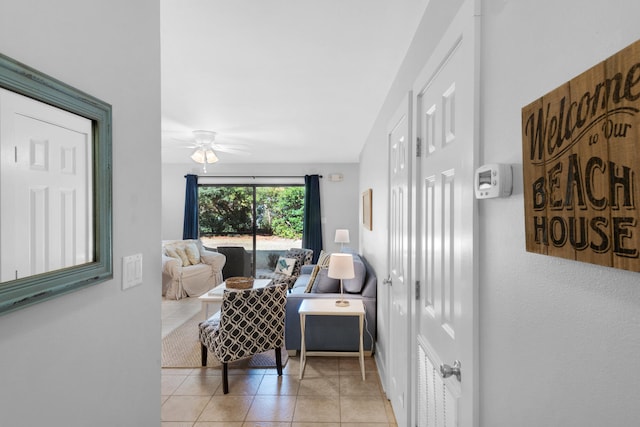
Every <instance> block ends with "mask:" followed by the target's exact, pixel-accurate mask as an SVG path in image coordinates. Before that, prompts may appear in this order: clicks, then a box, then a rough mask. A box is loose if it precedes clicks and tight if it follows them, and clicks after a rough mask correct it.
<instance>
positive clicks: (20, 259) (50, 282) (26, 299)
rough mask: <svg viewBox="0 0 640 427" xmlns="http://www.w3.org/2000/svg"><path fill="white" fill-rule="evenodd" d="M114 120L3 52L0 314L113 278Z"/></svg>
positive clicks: (88, 99) (103, 106)
mask: <svg viewBox="0 0 640 427" xmlns="http://www.w3.org/2000/svg"><path fill="white" fill-rule="evenodd" d="M111 121H112V112H111V105H109V104H107V103H105V102H103V101H101V100H99V99H97V98H95V97H93V96H91V95H88V94H86V93H84V92H82V91H80V90H78V89H75V88H73V87H71V86H69V85H67V84H65V83H63V82H60V81H58V80H56V79H54V78H52V77H50V76H48V75H46V74H44V73H42V72H39V71H37V70H34V69H32V68H30V67H28V66H26V65H24V64H21V63H19V62H17V61H15V60H13V59H11V58H9V57H7V56H4V55H2V54H0V314H4V313H8V312H11V311H14V310H17V309H20V308H23V307H26V306H29V305H32V304H35V303H38V302H42V301H45V300H48V299H51V298H54V297H57V296H60V295H63V294H66V293H69V292H72V291H75V290H78V289H81V288H83V287H86V286H91V285H94V284H97V283H100V282H103V281H105V280H108V279H111V278H113V254H112V239H113V236H112V195H111V194H112V193H111V188H112V163H111V162H112V157H111V142H112V141H111V140H112V128H111Z"/></svg>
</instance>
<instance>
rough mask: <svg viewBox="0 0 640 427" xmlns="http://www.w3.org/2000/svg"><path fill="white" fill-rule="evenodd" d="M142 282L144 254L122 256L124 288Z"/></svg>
mask: <svg viewBox="0 0 640 427" xmlns="http://www.w3.org/2000/svg"><path fill="white" fill-rule="evenodd" d="M141 283H142V254H135V255H130V256H126V257H123V258H122V290H125V289H129V288H132V287H134V286H136V285H139V284H141Z"/></svg>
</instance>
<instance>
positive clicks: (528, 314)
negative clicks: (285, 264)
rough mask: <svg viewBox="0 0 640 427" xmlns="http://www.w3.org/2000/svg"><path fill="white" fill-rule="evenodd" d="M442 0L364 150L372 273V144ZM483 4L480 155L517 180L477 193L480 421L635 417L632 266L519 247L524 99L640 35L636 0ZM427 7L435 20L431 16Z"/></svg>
mask: <svg viewBox="0 0 640 427" xmlns="http://www.w3.org/2000/svg"><path fill="white" fill-rule="evenodd" d="M445 3H447V2H446V0H431V2H430V3H429V5H428V9H427V12H426V15H425V17H424V19H423V22H422V24H421V26H420V28H419V29H418V32H417V35H416V39H415V40H414V43H413V45H412V47H411V48H410V50H409V52H408V56H407V59H406V60H405V63H404V64H403V67H402V68H401V70H400V72H399V74H398V77H397V79H396V82H395V83H394V85H393V87H392V89H391V91H390V92H389V94H388V97H387V101H386V103H385V105H384V106H383V107H382V109H381V113H380V116H379V117H378V120H377V121H376V123H375V125H374V127H373V129H372V131H371V134H370V137H369V138H368V140H367V144H366V146H365V149H364V151H363V154H362V156H361V162H362V163H361V166H360V189H363V188H367V187H373V193H374V230H373V231H371V232H367V231H363V232H362V235H361V245H362V252H363V253H364V254H365V256H367V258H368V259H370V260H372V262H373V263H374V267H375V268H376V270H377V273H378V276H379V277H382V276H385V275H386V273H387V272H386V214H385V213H384V212H386V205H385V203H386V198H384V197H386V196H385V195H386V191H387V188H386V175H384V176H382V175H383V174H381V170H383V168H385V170H386V159H382V158H381V157H380V156H379V155H378V154H376V153H380V152H381V150H385V149H386V148H385V141H384V134H385V127H386V125H387V123H388V120H389V119H390V117H391V115H392V114H393V111H395V108H397V106H398V104H399V102H400V101H401V99H402V96H404V95H405V94H406V93H407V91H408V90H409V88H410V86H411V83H412V82H413V80H414V79H415V76H416V75H417V70H418V69H419V68H420V67H421V64H424V61H425V60H426V57H428V55H429V53H430V52H431V50H432V47H433V41H434V40H437V37H435V38H434V37H433V35H432V33H430V31H435V32H436V34H437V33H438V32H439V31H441V30H440V29H439V28H438V24H439V22H442V21H444V22H447V20H448V16H449V15H447V11H450V10H455V7H453V6H451V5H449V6H447V7H445V6H443V5H444V4H445ZM482 3H483V8H482V14H483V17H482V18H481V25H482V37H483V40H482V56H481V63H482V72H481V87H480V90H481V105H480V110H481V141H480V142H481V150H480V155H481V159H480V160H481V162H504V163H511V164H513V165H514V172H515V176H514V180H515V192H514V195H513V196H512V197H510V198H509V199H504V200H485V201H482V202H481V203H480V204H479V215H480V218H479V230H480V238H479V240H480V241H479V250H478V254H479V262H480V270H479V275H480V277H479V297H480V307H479V312H480V425H481V426H486V427H511V426H518V427H529V426H531V427H534V426H542V425H544V426H580V427H583V426H602V425H611V426H629V425H636V424H637V423H638V419H639V417H640V407H639V406H638V404H637V402H638V396H640V381H638V376H639V375H640V357H638V354H640V322H639V319H640V275H639V274H638V273H631V272H627V271H623V270H616V269H610V268H604V267H599V266H595V265H590V264H584V263H579V262H572V261H568V260H564V259H559V258H552V257H546V256H541V255H535V254H530V253H527V252H526V251H525V239H524V209H523V203H524V202H523V198H522V151H521V136H520V135H521V134H520V120H521V119H520V111H521V108H522V106H523V105H526V104H528V103H529V102H531V101H533V100H535V99H536V98H538V97H539V96H541V95H543V94H545V93H546V92H548V91H550V90H552V89H554V88H555V87H556V86H558V85H560V84H562V83H564V82H566V81H568V80H570V79H571V78H573V77H574V76H576V75H577V74H579V73H580V72H582V71H584V70H586V69H588V68H590V67H591V66H593V65H595V64H596V63H598V62H600V61H602V60H604V59H605V58H606V57H608V56H610V55H612V54H614V53H615V52H617V51H618V50H620V49H621V48H623V47H625V46H627V45H628V44H630V43H631V42H633V41H635V40H637V39H638V38H640V27H638V25H637V22H636V21H637V16H639V14H640V3H639V2H637V1H636V0H617V1H592V2H584V1H581V0H565V1H562V2H558V1H555V0H540V1H535V2H531V1H526V2H525V1H506V0H483V1H482ZM436 11H439V13H434V12H436ZM430 12H431V13H433V15H432V16H436V17H438V22H431V25H428V24H429V20H430V19H432V18H431V17H430V16H428V15H429V14H430ZM639 143H640V141H639ZM382 152H386V151H382ZM377 195H380V197H376V196H377ZM378 210H381V214H379V215H377V216H376V213H375V212H377V211H378ZM379 295H380V296H381V297H380V298H379V304H384V303H385V301H384V299H383V297H382V295H383V294H382V292H381V293H379ZM380 329H382V330H384V325H379V330H380ZM379 339H380V335H379ZM383 344H384V343H383Z"/></svg>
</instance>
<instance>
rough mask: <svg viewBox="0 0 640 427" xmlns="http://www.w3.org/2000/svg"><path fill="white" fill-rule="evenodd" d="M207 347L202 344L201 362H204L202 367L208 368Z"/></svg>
mask: <svg viewBox="0 0 640 427" xmlns="http://www.w3.org/2000/svg"><path fill="white" fill-rule="evenodd" d="M208 351H209V350H207V347H205V345H204V344H202V343H200V360H201V361H202V366H207V352H208Z"/></svg>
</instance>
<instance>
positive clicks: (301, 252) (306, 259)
mask: <svg viewBox="0 0 640 427" xmlns="http://www.w3.org/2000/svg"><path fill="white" fill-rule="evenodd" d="M283 257H284V258H295V260H296V264H295V265H294V267H293V272H292V273H291V276H287V275H286V274H282V273H275V272H274V273H269V274H260V275H259V277H258V279H271V280H273V283H286V284H287V289H291V288H293V284H294V283H296V279H297V278H298V276H299V275H300V269H301V268H302V266H303V265H308V264H311V260H312V258H313V249H300V248H291V249H289V250H288V251H287V252H285V254H284V255H283Z"/></svg>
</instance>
